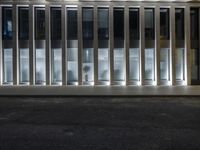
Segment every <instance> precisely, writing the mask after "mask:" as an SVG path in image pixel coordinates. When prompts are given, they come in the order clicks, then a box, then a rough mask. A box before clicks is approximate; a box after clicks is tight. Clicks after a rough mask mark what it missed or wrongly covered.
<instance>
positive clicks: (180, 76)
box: [176, 48, 184, 80]
mask: <svg viewBox="0 0 200 150" xmlns="http://www.w3.org/2000/svg"><path fill="white" fill-rule="evenodd" d="M176 80H184V49H183V48H177V49H176Z"/></svg>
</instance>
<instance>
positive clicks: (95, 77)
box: [93, 5, 98, 84]
mask: <svg viewBox="0 0 200 150" xmlns="http://www.w3.org/2000/svg"><path fill="white" fill-rule="evenodd" d="M97 16H98V15H97V6H96V5H95V6H94V31H93V32H94V42H93V44H94V84H98V27H97V26H98V25H97V23H98V18H97Z"/></svg>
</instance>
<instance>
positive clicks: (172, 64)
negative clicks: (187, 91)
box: [170, 5, 176, 85]
mask: <svg viewBox="0 0 200 150" xmlns="http://www.w3.org/2000/svg"><path fill="white" fill-rule="evenodd" d="M175 40H176V38H175V8H174V6H173V5H171V7H170V82H171V83H170V84H171V85H175V84H176V72H175V68H176V62H175V54H176V52H175V50H176V45H175V43H176V41H175Z"/></svg>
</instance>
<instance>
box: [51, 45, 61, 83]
mask: <svg viewBox="0 0 200 150" xmlns="http://www.w3.org/2000/svg"><path fill="white" fill-rule="evenodd" d="M61 82H62V49H61V48H53V49H52V83H53V84H57V83H61Z"/></svg>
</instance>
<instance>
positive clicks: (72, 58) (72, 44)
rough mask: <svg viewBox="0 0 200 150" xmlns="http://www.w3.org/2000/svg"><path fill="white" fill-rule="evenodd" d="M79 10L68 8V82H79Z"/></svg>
mask: <svg viewBox="0 0 200 150" xmlns="http://www.w3.org/2000/svg"><path fill="white" fill-rule="evenodd" d="M77 17H78V12H77V8H67V82H68V84H73V82H78V22H77V20H78V18H77Z"/></svg>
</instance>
